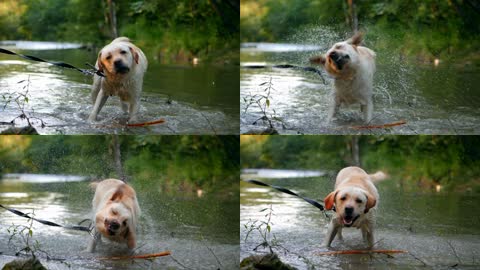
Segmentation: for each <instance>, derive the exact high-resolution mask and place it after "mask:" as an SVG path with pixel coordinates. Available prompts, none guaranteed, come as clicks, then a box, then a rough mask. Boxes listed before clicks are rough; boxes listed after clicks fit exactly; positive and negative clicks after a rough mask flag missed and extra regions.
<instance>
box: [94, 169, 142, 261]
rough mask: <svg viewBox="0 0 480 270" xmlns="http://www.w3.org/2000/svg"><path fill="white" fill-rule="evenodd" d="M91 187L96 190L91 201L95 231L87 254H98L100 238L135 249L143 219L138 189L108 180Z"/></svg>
mask: <svg viewBox="0 0 480 270" xmlns="http://www.w3.org/2000/svg"><path fill="white" fill-rule="evenodd" d="M91 186H92V187H93V188H95V196H94V198H93V201H92V207H93V213H94V216H93V221H94V229H93V238H92V239H91V240H90V243H89V245H88V251H89V252H94V251H95V247H96V245H97V242H99V241H100V238H101V237H104V238H107V239H109V240H111V241H115V242H119V243H126V244H127V246H128V248H129V249H133V248H135V246H136V227H137V224H138V218H139V216H140V207H139V206H138V201H137V196H136V194H135V190H134V189H133V188H132V187H131V186H129V185H127V184H125V182H123V181H121V180H117V179H106V180H103V181H101V182H99V183H92V184H91Z"/></svg>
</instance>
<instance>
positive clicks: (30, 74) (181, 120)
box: [0, 42, 239, 134]
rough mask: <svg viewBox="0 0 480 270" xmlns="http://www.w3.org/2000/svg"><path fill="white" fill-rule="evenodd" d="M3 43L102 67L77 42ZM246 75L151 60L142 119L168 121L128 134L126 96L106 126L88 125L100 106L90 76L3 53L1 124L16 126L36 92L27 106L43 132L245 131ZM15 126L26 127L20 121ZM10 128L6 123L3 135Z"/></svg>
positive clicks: (104, 117)
mask: <svg viewBox="0 0 480 270" xmlns="http://www.w3.org/2000/svg"><path fill="white" fill-rule="evenodd" d="M0 46H1V47H2V48H5V49H8V50H12V51H15V52H18V53H22V54H26V55H33V56H36V57H40V58H43V59H47V60H51V61H62V62H66V63H69V64H72V65H74V66H77V67H79V68H87V67H86V66H85V63H86V62H88V63H90V64H95V60H96V55H97V52H96V51H88V50H85V49H80V48H77V47H79V45H78V44H71V43H68V44H63V43H54V42H47V43H46V42H3V43H1V44H0ZM147 58H149V57H148V56H147ZM238 76H239V69H238V67H233V66H216V65H206V64H202V63H201V62H200V64H199V65H197V66H192V65H163V64H158V63H156V62H155V61H154V60H153V59H151V58H149V67H148V70H147V73H146V75H145V79H144V87H143V94H142V98H141V108H140V113H139V116H140V117H139V122H148V121H154V120H158V119H161V118H164V119H165V120H166V123H164V124H159V125H153V126H149V127H148V128H128V129H127V128H125V127H124V126H123V125H122V124H123V123H124V122H125V121H126V119H127V116H126V115H124V114H123V113H122V110H121V109H120V106H119V100H118V97H112V98H110V99H109V101H107V104H106V105H105V107H104V108H103V109H102V111H101V112H100V114H99V122H98V123H95V124H89V123H87V121H86V119H87V118H88V115H89V113H90V111H91V109H92V104H91V101H90V88H91V83H92V78H91V77H90V76H86V75H83V74H82V73H80V72H77V71H73V70H68V69H62V68H59V67H55V66H52V65H49V64H46V63H40V62H33V61H28V60H25V59H22V58H19V57H16V56H11V55H5V54H0V95H1V96H3V97H5V98H4V99H2V100H1V101H0V102H1V103H0V105H1V110H0V122H2V123H4V122H6V123H8V122H10V121H12V120H13V119H15V118H16V117H17V116H19V115H21V109H20V108H19V106H18V105H17V104H16V103H15V100H14V99H15V98H16V97H19V94H26V93H27V90H28V95H27V97H28V102H22V104H23V103H25V105H24V110H25V112H26V113H27V116H29V117H31V119H32V121H33V123H34V126H35V127H37V130H38V132H39V133H41V134H111V133H122V134H147V133H148V134H152V133H153V134H237V133H238V129H239V124H238V119H239V112H238V104H239V102H238V98H239V94H238V89H239V83H238ZM0 98H1V97H0ZM8 100H10V101H11V102H7V101H8ZM20 100H23V98H20ZM35 118H38V119H41V120H42V121H43V122H45V124H46V127H45V128H39V127H40V126H41V122H40V121H39V120H38V119H37V120H36V119H35ZM15 123H16V124H17V126H22V125H26V121H24V120H22V119H20V118H17V119H16V120H15ZM7 127H8V125H6V124H5V123H4V124H2V125H1V126H0V130H2V129H6V128H7Z"/></svg>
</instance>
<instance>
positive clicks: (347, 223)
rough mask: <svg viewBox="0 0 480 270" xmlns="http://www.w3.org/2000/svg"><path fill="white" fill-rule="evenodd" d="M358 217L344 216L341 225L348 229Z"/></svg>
mask: <svg viewBox="0 0 480 270" xmlns="http://www.w3.org/2000/svg"><path fill="white" fill-rule="evenodd" d="M358 217H359V216H355V217H354V216H344V217H343V218H342V222H343V225H345V227H350V226H352V225H353V223H354V222H355V221H356V220H357V218H358Z"/></svg>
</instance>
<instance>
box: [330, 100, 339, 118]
mask: <svg viewBox="0 0 480 270" xmlns="http://www.w3.org/2000/svg"><path fill="white" fill-rule="evenodd" d="M339 108H340V104H339V103H338V102H337V101H336V100H334V101H333V102H332V105H331V107H330V112H329V113H328V122H331V121H333V120H335V119H336V116H337V113H338V110H339Z"/></svg>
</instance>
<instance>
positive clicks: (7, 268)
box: [2, 258, 47, 270]
mask: <svg viewBox="0 0 480 270" xmlns="http://www.w3.org/2000/svg"><path fill="white" fill-rule="evenodd" d="M2 270H47V268H45V266H43V265H42V264H41V263H40V261H39V260H38V259H37V258H30V259H16V260H13V261H11V262H9V263H7V264H5V265H4V266H3V268H2Z"/></svg>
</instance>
